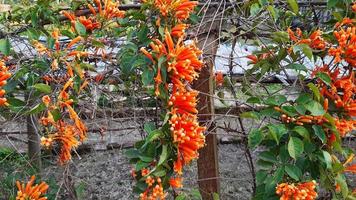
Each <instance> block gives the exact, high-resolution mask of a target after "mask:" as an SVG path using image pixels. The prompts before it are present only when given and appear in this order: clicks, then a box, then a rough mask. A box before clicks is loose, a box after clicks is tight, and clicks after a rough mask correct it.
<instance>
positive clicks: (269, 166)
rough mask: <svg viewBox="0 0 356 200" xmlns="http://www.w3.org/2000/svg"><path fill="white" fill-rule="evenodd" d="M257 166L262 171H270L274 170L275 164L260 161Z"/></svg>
mask: <svg viewBox="0 0 356 200" xmlns="http://www.w3.org/2000/svg"><path fill="white" fill-rule="evenodd" d="M257 165H258V168H259V169H261V170H270V169H272V168H273V163H271V162H266V161H264V160H258V161H257Z"/></svg>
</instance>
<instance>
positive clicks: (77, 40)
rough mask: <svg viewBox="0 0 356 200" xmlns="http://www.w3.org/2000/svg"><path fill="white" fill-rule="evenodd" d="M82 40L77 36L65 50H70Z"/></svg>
mask: <svg viewBox="0 0 356 200" xmlns="http://www.w3.org/2000/svg"><path fill="white" fill-rule="evenodd" d="M82 39H83V38H82V37H80V36H78V37H76V38H74V39H73V40H72V41H71V42H70V43H69V44H68V45H67V48H68V49H69V48H71V47H72V46H73V45H74V44H76V43H77V42H79V41H81V40H82Z"/></svg>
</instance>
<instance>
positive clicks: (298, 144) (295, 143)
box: [288, 137, 304, 160]
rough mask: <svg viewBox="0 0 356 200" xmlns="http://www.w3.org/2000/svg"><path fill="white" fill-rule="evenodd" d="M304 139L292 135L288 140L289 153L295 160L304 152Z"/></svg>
mask: <svg viewBox="0 0 356 200" xmlns="http://www.w3.org/2000/svg"><path fill="white" fill-rule="evenodd" d="M303 151H304V144H303V141H302V140H300V139H299V138H296V137H291V138H290V139H289V142H288V152H289V155H290V156H291V157H292V158H294V159H295V160H296V159H297V158H298V157H299V156H300V155H301V154H302V153H303Z"/></svg>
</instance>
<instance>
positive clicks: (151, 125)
mask: <svg viewBox="0 0 356 200" xmlns="http://www.w3.org/2000/svg"><path fill="white" fill-rule="evenodd" d="M143 130H144V131H145V132H146V133H148V134H150V133H151V132H152V131H154V130H156V126H155V124H154V123H153V122H147V123H145V124H144V125H143Z"/></svg>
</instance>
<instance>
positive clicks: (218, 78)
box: [215, 71, 224, 86]
mask: <svg viewBox="0 0 356 200" xmlns="http://www.w3.org/2000/svg"><path fill="white" fill-rule="evenodd" d="M215 82H216V85H217V86H222V85H223V84H224V74H223V73H222V72H220V71H219V72H216V73H215Z"/></svg>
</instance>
